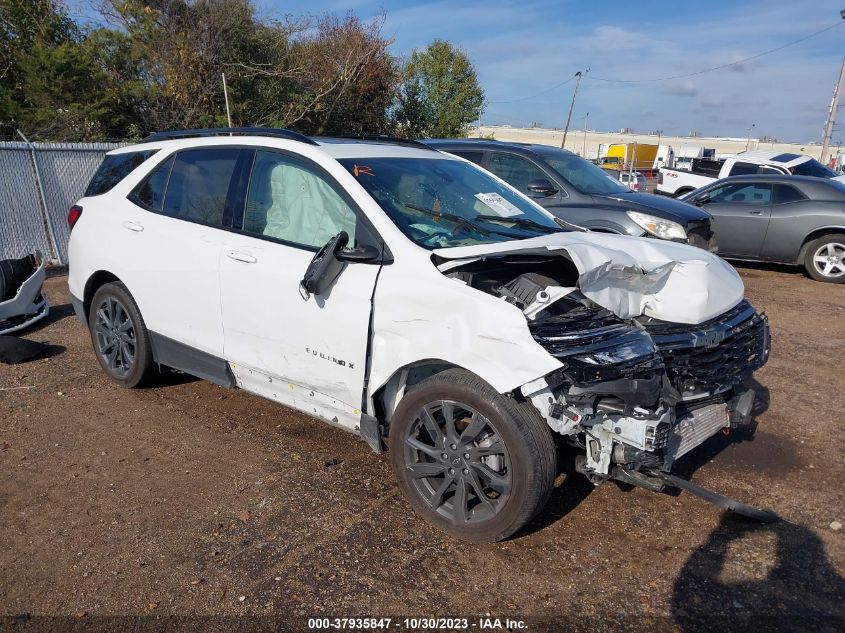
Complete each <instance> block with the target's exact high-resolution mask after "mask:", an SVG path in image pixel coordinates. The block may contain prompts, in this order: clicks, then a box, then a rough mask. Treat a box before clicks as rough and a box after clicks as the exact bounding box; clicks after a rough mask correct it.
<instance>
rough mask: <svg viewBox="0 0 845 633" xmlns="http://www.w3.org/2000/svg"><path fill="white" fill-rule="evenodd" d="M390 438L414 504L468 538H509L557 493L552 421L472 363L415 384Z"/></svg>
mask: <svg viewBox="0 0 845 633" xmlns="http://www.w3.org/2000/svg"><path fill="white" fill-rule="evenodd" d="M389 443H390V453H391V465H392V466H393V470H394V472H395V473H396V476H397V478H398V480H399V485H400V487H401V489H402V492H403V493H404V494H405V496H406V497H407V498H408V500H409V501H410V502H411V505H412V506H413V507H414V509H415V510H416V511H417V512H418V513H419V514H421V515H422V516H423V517H424V518H425V519H426V520H428V521H430V522H431V523H433V524H435V525H437V526H438V527H440V528H441V529H443V530H445V531H446V532H449V533H450V534H452V535H453V536H456V537H458V538H461V539H464V540H468V541H473V542H493V541H499V540H502V539H504V538H507V537H508V536H510V535H511V534H513V533H514V532H516V531H517V530H519V529H520V528H521V527H522V526H524V525H525V523H527V522H528V521H529V520H530V519H531V518H532V517H533V516H534V515H535V514H536V513H537V512H538V511H539V510H540V509H541V508H542V507H543V506H544V505H545V503H546V501H547V500H548V497H549V494H550V493H551V489H552V482H553V480H554V475H555V446H554V441H553V439H552V435H551V431H550V429H549V427H548V426H547V425H546V423H545V422H544V421H543V420H542V419H541V418H540V416H539V415H538V414H537V412H536V411H535V410H534V409H533V408H532V407H531V406H530V405H528V404H519V403H517V402H515V401H514V400H512V399H510V398H507V397H505V396H503V395H501V394H499V393H498V392H497V391H496V390H495V389H493V388H492V387H491V386H490V385H488V384H487V383H485V382H484V381H482V380H480V379H479V378H477V377H475V376H473V375H472V374H470V373H469V372H466V371H464V370H459V369H456V370H449V371H446V372H442V373H440V374H437V375H435V376H432V377H430V378H428V379H426V380H424V381H422V382H420V383H419V384H417V385H415V386H414V387H413V388H412V389H411V390H410V391H409V392H408V394H406V396H405V397H404V398H403V399H402V400H401V401H400V403H399V406H398V408H397V410H396V413H395V414H394V416H393V419H392V420H391V423H390V438H389Z"/></svg>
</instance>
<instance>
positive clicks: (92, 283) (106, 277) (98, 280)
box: [82, 270, 123, 320]
mask: <svg viewBox="0 0 845 633" xmlns="http://www.w3.org/2000/svg"><path fill="white" fill-rule="evenodd" d="M113 282H118V283H123V282H122V281H120V279H119V278H118V277H117V275H115V274H114V273H110V272H109V271H107V270H98V271H97V272H95V273H94V274H92V275H91V276H90V277H89V278H88V281H86V282H85V290H84V293H83V297H82V309H83V311H84V316H85V318H86V320H87V319H88V314H89V312H90V310H91V301H93V299H94V295H95V294H97V291H98V290H99V289H100V288H102V287H103V286H105V285H106V284H108V283H113Z"/></svg>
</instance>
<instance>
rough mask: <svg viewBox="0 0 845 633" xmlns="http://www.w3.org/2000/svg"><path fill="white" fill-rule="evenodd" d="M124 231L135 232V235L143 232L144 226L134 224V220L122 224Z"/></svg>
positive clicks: (137, 223)
mask: <svg viewBox="0 0 845 633" xmlns="http://www.w3.org/2000/svg"><path fill="white" fill-rule="evenodd" d="M123 228H124V229H129V230H130V231H135V232H136V233H140V232H141V231H143V230H144V225H143V224H140V223H139V222H135V221H134V220H126V221H125V222H124V223H123Z"/></svg>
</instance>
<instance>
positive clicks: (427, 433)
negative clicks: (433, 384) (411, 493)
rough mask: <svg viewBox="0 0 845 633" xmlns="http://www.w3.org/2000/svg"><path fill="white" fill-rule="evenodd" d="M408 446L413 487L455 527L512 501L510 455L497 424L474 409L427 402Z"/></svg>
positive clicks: (411, 429) (486, 516) (483, 517)
mask: <svg viewBox="0 0 845 633" xmlns="http://www.w3.org/2000/svg"><path fill="white" fill-rule="evenodd" d="M404 449H405V455H404V458H405V467H406V468H407V469H408V471H409V472H410V474H411V477H412V485H413V486H414V487H415V488H416V490H417V492H418V493H419V494H420V496H421V497H422V498H423V499H424V500H425V501H426V502H427V503H428V505H429V506H430V507H431V508H432V509H433V510H434V511H436V512H437V513H438V514H440V515H442V516H443V517H445V518H447V519H448V520H450V521H451V522H452V523H454V524H455V525H463V524H466V523H474V522H480V521H485V520H487V519H489V518H491V517H492V516H494V515H496V514H497V513H498V512H499V511H500V510H501V509H502V508H503V507H504V506H505V504H506V503H507V500H508V497H509V496H510V492H511V487H512V476H511V473H512V468H511V460H510V455H509V454H508V451H507V448H506V447H505V444H504V442H503V441H502V438H501V436H500V435H499V433H498V431H497V430H496V428H495V427H494V426H493V425H492V423H491V422H490V421H489V420H488V419H487V418H486V417H484V416H483V415H481V414H480V413H479V412H478V411H476V410H475V409H473V408H472V407H470V406H468V405H465V404H462V403H460V402H455V401H452V400H438V401H435V402H430V403H428V404H426V405H424V406H423V407H421V408H420V409H419V410H418V411H417V413H416V415H415V418H414V420H413V422H412V424H411V425H410V426H409V432H408V435H407V436H406V437H405V442H404Z"/></svg>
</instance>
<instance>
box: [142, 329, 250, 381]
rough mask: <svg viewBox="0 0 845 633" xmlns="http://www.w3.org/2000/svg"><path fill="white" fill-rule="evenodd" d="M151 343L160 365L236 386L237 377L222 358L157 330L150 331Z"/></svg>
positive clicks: (156, 360) (154, 355) (154, 356)
mask: <svg viewBox="0 0 845 633" xmlns="http://www.w3.org/2000/svg"><path fill="white" fill-rule="evenodd" d="M150 343H151V344H152V348H153V358H154V359H155V362H157V363H158V364H159V365H166V366H168V367H172V368H173V369H178V370H179V371H184V372H185V373H186V374H191V375H192V376H196V377H197V378H202V379H203V380H207V381H209V382H213V383H214V384H215V385H220V386H221V387H226V388H227V389H231V388H232V387H234V386H235V377H234V376H233V375H232V371H231V369H229V363H227V362H226V361H225V360H223V359H222V358H218V357H217V356H214V355H212V354H208V353H206V352H201V351H200V350H198V349H194V348H193V347H191V346H190V345H185V344H184V343H179V342H178V341H174V340H173V339H171V338H168V337H166V336H162V335H161V334H157V333H156V332H150Z"/></svg>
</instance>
